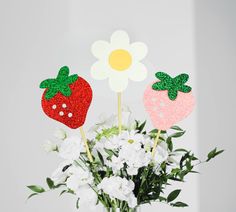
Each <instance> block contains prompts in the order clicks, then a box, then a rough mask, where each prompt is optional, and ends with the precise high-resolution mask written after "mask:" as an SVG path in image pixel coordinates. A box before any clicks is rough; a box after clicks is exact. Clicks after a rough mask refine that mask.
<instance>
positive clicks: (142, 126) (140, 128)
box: [137, 121, 146, 133]
mask: <svg viewBox="0 0 236 212" xmlns="http://www.w3.org/2000/svg"><path fill="white" fill-rule="evenodd" d="M145 125H146V121H144V122H143V123H142V124H141V125H140V126H139V127H138V128H137V130H138V132H139V133H141V132H142V131H143V129H144V127H145Z"/></svg>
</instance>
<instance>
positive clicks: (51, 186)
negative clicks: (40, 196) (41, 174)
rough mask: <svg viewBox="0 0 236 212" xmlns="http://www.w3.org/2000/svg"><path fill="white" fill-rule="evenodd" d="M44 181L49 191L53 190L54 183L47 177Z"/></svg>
mask: <svg viewBox="0 0 236 212" xmlns="http://www.w3.org/2000/svg"><path fill="white" fill-rule="evenodd" d="M46 181H47V184H48V187H49V188H50V189H53V188H54V187H55V185H54V182H53V181H52V180H51V179H50V178H49V177H48V178H47V179H46Z"/></svg>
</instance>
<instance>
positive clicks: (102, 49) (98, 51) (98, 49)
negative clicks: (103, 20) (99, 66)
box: [91, 40, 110, 59]
mask: <svg viewBox="0 0 236 212" xmlns="http://www.w3.org/2000/svg"><path fill="white" fill-rule="evenodd" d="M109 50H110V44H109V43H108V42H107V41H103V40H98V41H96V42H94V43H93V45H92V47H91V51H92V53H93V55H94V56H95V57H96V58H98V59H101V58H104V57H106V55H107V54H108V52H109Z"/></svg>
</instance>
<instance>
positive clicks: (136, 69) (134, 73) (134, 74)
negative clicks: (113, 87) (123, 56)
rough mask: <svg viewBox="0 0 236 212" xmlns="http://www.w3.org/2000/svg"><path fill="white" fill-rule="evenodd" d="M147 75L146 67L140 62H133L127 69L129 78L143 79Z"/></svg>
mask: <svg viewBox="0 0 236 212" xmlns="http://www.w3.org/2000/svg"><path fill="white" fill-rule="evenodd" d="M146 77H147V69H146V67H145V65H143V64H142V63H135V64H133V66H132V67H131V68H130V70H129V79H131V80H133V81H138V82H139V81H143V80H144V79H145V78H146Z"/></svg>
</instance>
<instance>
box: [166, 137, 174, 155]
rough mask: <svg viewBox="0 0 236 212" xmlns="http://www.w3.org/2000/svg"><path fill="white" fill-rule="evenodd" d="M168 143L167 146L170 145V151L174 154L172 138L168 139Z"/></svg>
mask: <svg viewBox="0 0 236 212" xmlns="http://www.w3.org/2000/svg"><path fill="white" fill-rule="evenodd" d="M166 143H167V145H168V149H169V150H170V151H171V152H172V150H173V142H172V139H171V137H168V138H167V139H166Z"/></svg>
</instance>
